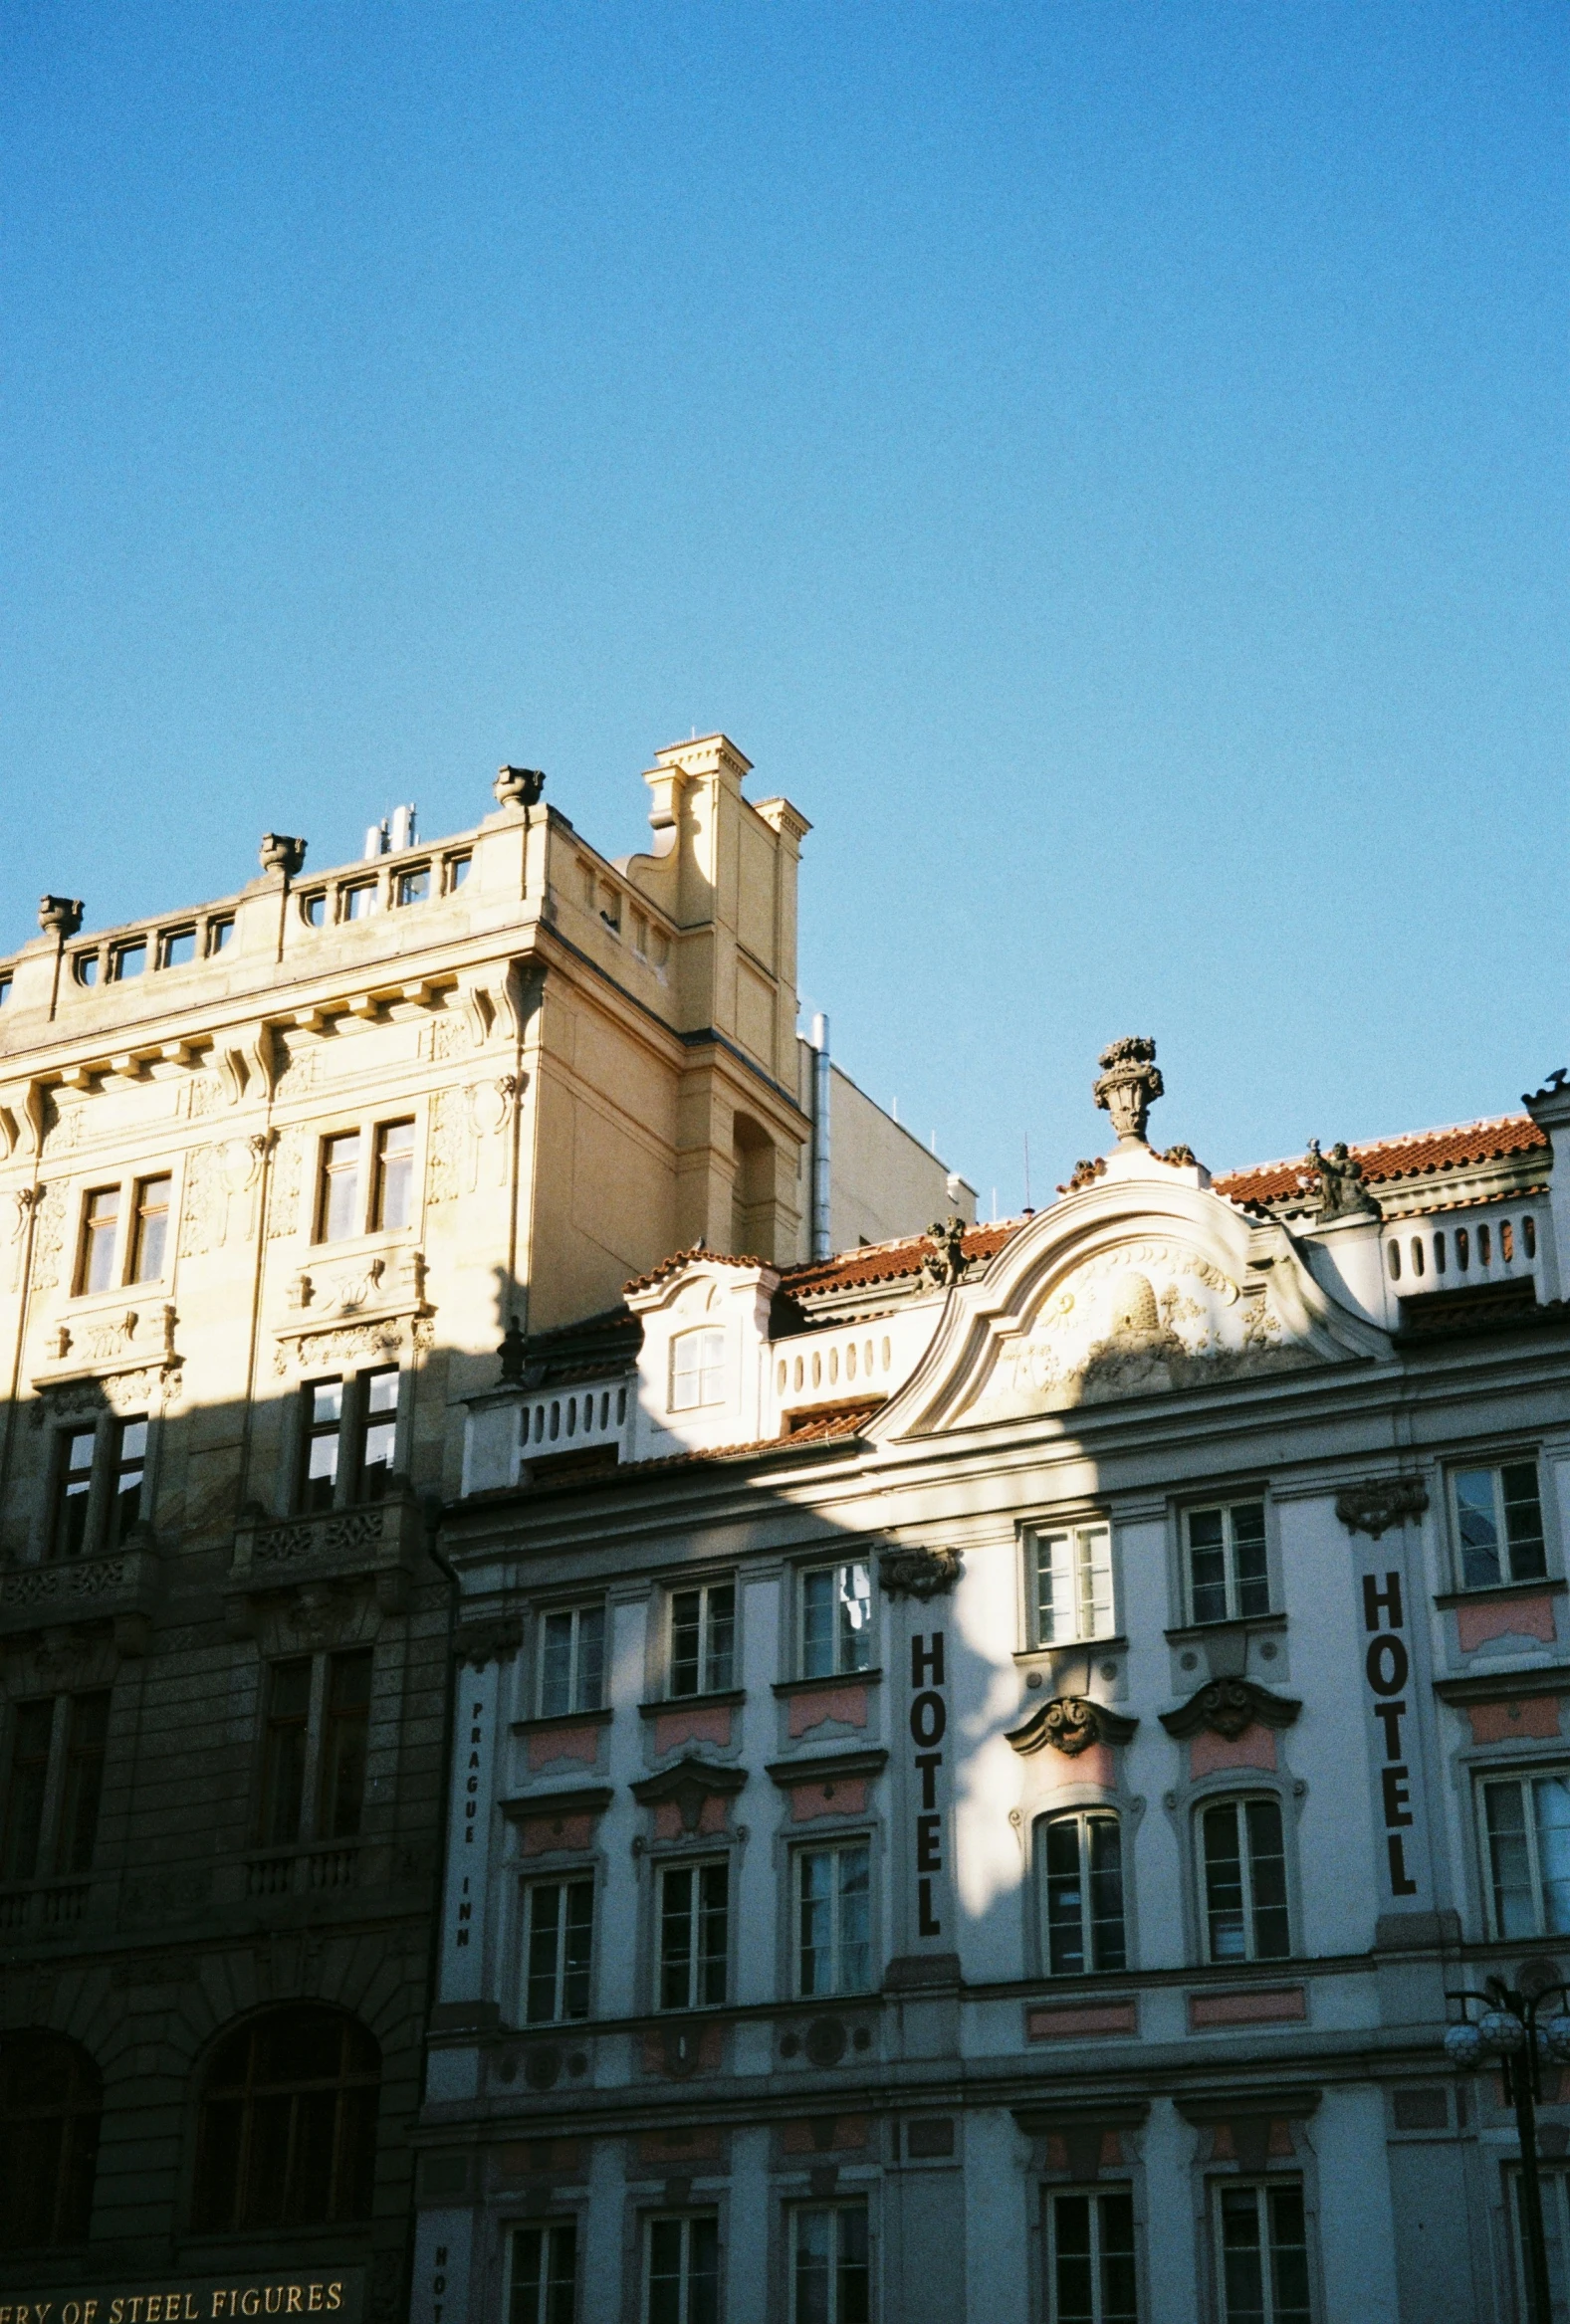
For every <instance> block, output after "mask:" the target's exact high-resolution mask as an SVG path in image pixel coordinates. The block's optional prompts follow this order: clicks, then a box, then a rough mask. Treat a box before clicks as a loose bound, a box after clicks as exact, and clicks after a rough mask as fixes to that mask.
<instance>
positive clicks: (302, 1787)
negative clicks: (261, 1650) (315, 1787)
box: [262, 1655, 311, 1847]
mask: <svg viewBox="0 0 1570 2324" xmlns="http://www.w3.org/2000/svg"><path fill="white" fill-rule="evenodd" d="M310 1727H311V1659H310V1657H309V1655H304V1656H302V1657H301V1659H300V1660H299V1661H298V1662H275V1663H273V1664H272V1665H271V1666H270V1668H269V1670H268V1673H267V1726H266V1730H265V1733H264V1737H263V1745H262V1838H263V1840H264V1842H265V1843H266V1844H267V1845H269V1846H271V1847H285V1846H287V1845H288V1844H289V1842H290V1841H291V1840H297V1839H299V1837H300V1827H301V1817H302V1812H303V1810H304V1807H305V1798H306V1745H307V1743H308V1741H309V1738H310Z"/></svg>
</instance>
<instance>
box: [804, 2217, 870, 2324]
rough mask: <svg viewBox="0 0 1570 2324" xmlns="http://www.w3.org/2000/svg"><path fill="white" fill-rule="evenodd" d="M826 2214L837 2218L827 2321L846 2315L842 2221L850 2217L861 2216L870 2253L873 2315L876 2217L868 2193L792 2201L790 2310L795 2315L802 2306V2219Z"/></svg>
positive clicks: (832, 2239) (836, 2322) (829, 2323)
mask: <svg viewBox="0 0 1570 2324" xmlns="http://www.w3.org/2000/svg"><path fill="white" fill-rule="evenodd" d="M825 2216H826V2217H827V2218H830V2219H831V2220H832V2221H833V2229H832V2233H831V2235H830V2237H829V2246H830V2248H829V2258H828V2307H827V2311H826V2315H825V2324H843V2319H842V2318H841V2316H840V2312H839V2265H840V2222H841V2220H842V2219H844V2218H847V2217H850V2218H859V2219H860V2221H861V2225H862V2245H863V2249H864V2250H865V2253H866V2268H867V2313H868V2315H872V2314H874V2313H875V2302H874V2300H873V2298H872V2221H871V2218H870V2216H869V2207H868V2204H867V2201H866V2198H865V2197H864V2196H862V2197H854V2198H850V2199H847V2200H844V2201H840V2202H828V2203H797V2204H792V2205H791V2207H790V2314H791V2315H792V2316H793V2315H795V2314H796V2313H797V2310H798V2307H799V2301H798V2298H797V2283H796V2277H797V2271H798V2269H799V2266H800V2256H801V2221H802V2219H804V2218H822V2217H825Z"/></svg>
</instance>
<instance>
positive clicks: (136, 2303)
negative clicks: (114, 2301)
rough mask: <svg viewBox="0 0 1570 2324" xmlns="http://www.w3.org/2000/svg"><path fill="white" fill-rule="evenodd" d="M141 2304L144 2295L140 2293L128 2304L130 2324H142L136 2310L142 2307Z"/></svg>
mask: <svg viewBox="0 0 1570 2324" xmlns="http://www.w3.org/2000/svg"><path fill="white" fill-rule="evenodd" d="M141 2304H142V2295H141V2293H140V2292H137V2293H136V2294H135V2295H134V2297H133V2298H132V2299H131V2300H130V2301H128V2302H127V2305H128V2306H129V2309H130V2324H140V2319H139V2317H138V2316H137V2314H136V2310H137V2309H138V2308H139V2307H140V2306H141Z"/></svg>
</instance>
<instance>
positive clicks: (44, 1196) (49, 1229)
mask: <svg viewBox="0 0 1570 2324" xmlns="http://www.w3.org/2000/svg"><path fill="white" fill-rule="evenodd" d="M38 1191H39V1202H38V1224H37V1226H36V1227H35V1228H34V1230H33V1289H34V1290H35V1291H53V1290H54V1288H55V1284H56V1282H57V1281H58V1280H59V1276H60V1249H61V1245H62V1243H63V1242H64V1241H65V1235H66V1189H65V1187H64V1186H62V1185H58V1184H57V1185H53V1186H41V1187H40V1188H39V1190H38Z"/></svg>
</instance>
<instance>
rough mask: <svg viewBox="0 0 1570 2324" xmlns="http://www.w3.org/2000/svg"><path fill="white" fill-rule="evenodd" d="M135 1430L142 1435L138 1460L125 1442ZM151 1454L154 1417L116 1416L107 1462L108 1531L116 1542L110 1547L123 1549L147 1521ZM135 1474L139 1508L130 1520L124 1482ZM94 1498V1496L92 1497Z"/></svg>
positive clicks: (131, 1413) (137, 1505)
mask: <svg viewBox="0 0 1570 2324" xmlns="http://www.w3.org/2000/svg"><path fill="white" fill-rule="evenodd" d="M132 1428H139V1429H140V1430H141V1431H142V1439H141V1452H140V1454H139V1456H136V1455H131V1454H128V1453H127V1452H126V1449H125V1439H126V1436H127V1434H128V1433H129V1431H130V1430H131V1429H132ZM151 1454H152V1414H151V1413H150V1412H116V1413H115V1414H114V1417H113V1419H112V1423H111V1427H110V1449H109V1461H108V1478H107V1483H108V1491H109V1512H108V1514H109V1524H108V1527H107V1528H106V1529H105V1530H106V1531H107V1532H108V1533H109V1534H111V1535H112V1537H113V1539H112V1543H111V1545H110V1546H111V1547H112V1548H114V1549H123V1547H124V1545H125V1544H126V1542H127V1541H129V1539H130V1537H131V1535H132V1534H133V1533H134V1532H135V1530H136V1528H137V1526H138V1525H141V1524H142V1523H143V1522H144V1521H145V1518H146V1510H145V1508H144V1503H145V1500H146V1494H147V1473H148V1469H149V1467H150V1464H151ZM132 1469H134V1470H135V1472H136V1506H135V1509H134V1511H133V1512H132V1513H131V1515H130V1517H129V1518H128V1520H127V1517H126V1512H125V1510H124V1507H123V1506H122V1504H123V1502H124V1500H125V1496H126V1492H127V1487H126V1484H125V1482H124V1480H125V1479H126V1478H127V1477H128V1476H129V1474H130V1472H131V1470H132ZM90 1498H91V1496H90Z"/></svg>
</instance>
